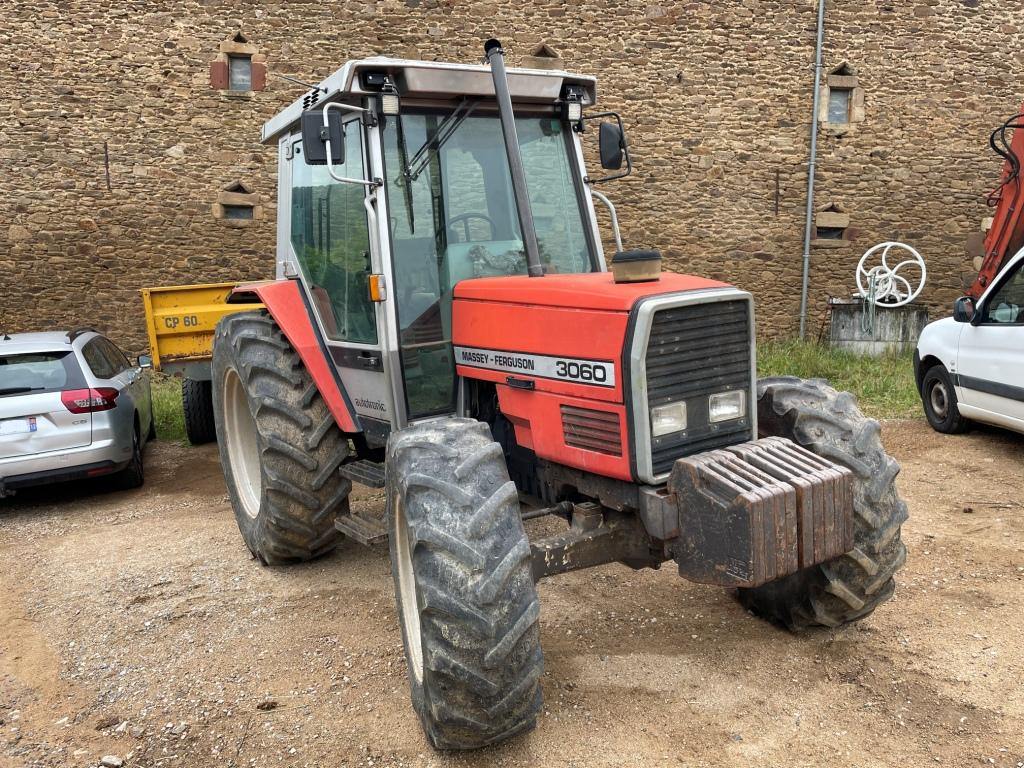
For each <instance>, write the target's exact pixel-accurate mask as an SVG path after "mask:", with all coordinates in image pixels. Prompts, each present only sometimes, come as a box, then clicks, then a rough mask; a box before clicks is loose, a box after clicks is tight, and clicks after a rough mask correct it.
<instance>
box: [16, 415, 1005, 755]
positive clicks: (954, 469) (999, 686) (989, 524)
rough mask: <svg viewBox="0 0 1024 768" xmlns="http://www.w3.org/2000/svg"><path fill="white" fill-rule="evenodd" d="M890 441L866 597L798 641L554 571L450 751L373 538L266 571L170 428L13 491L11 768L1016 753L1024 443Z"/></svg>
mask: <svg viewBox="0 0 1024 768" xmlns="http://www.w3.org/2000/svg"><path fill="white" fill-rule="evenodd" d="M885 440H886V444H887V446H888V448H889V450H890V452H892V453H893V454H894V455H895V456H896V458H897V459H898V460H899V461H900V462H901V463H902V465H903V474H902V475H901V478H900V489H901V492H902V493H903V495H904V497H905V498H906V499H907V501H908V503H909V505H910V512H911V518H910V521H909V522H908V523H907V525H906V526H905V528H904V538H905V540H906V541H907V544H908V546H909V548H910V558H909V561H908V565H907V568H906V569H905V570H904V571H903V573H902V576H901V579H900V586H899V589H898V591H897V595H896V598H895V599H894V600H893V601H892V602H891V603H889V604H887V605H885V606H883V607H882V608H881V609H880V610H879V611H878V612H876V614H875V615H873V616H871V617H870V618H868V619H867V620H865V621H864V622H862V623H861V624H859V625H856V626H853V627H847V628H844V629H840V630H837V631H819V632H813V633H810V634H807V635H803V636H793V635H790V634H788V633H786V632H784V631H781V630H779V629H776V628H774V627H772V626H769V625H767V624H765V623H763V622H761V621H759V620H757V619H755V618H753V617H752V616H750V615H749V614H747V613H746V612H745V611H744V610H743V609H742V608H741V607H740V606H739V605H738V604H737V603H736V602H735V601H734V600H733V598H732V597H731V596H730V595H729V594H728V593H726V592H725V591H723V590H720V589H715V588H709V587H703V586H699V585H694V584H689V583H687V582H684V581H682V580H680V579H679V578H678V577H677V576H676V575H675V574H674V573H673V569H672V568H671V567H668V566H666V567H665V568H663V569H662V570H660V571H645V572H639V573H634V572H632V571H630V570H628V569H626V568H624V567H621V566H607V567H604V568H600V569H595V570H591V571H584V572H580V573H575V574H570V575H566V576H561V577H556V578H554V579H552V580H551V581H549V582H545V583H542V585H541V587H540V591H541V597H542V605H543V613H542V617H541V625H542V637H543V644H544V651H545V656H546V674H545V676H544V678H543V686H544V694H545V700H546V704H545V710H544V714H543V717H542V718H541V720H540V723H539V726H538V728H537V729H536V730H535V731H534V732H533V733H531V734H529V735H526V736H523V737H520V738H517V739H514V740H513V741H511V742H510V743H507V744H504V745H501V746H498V747H495V748H491V749H487V750H484V751H482V752H478V753H472V754H459V755H440V754H437V753H434V752H432V751H431V750H430V749H429V747H428V746H427V744H426V742H425V740H424V738H423V736H422V734H421V731H420V728H419V723H418V722H417V720H416V718H415V715H414V714H413V712H412V709H411V707H410V705H409V701H408V691H407V685H406V679H405V663H404V658H403V655H402V648H401V638H400V636H399V630H398V625H397V622H396V618H395V614H394V601H393V596H392V587H391V578H390V574H389V567H388V560H387V555H386V552H385V551H384V550H383V549H380V550H368V549H363V548H361V547H359V546H358V545H355V544H351V543H345V544H343V545H342V546H341V547H340V548H339V550H338V551H337V552H335V553H334V554H333V555H331V556H330V557H327V558H325V559H323V560H320V561H317V562H314V563H310V564H306V565H302V566H296V567H291V568H282V569H267V568H261V567H260V566H259V565H258V564H257V563H256V562H255V561H253V560H252V559H251V558H250V557H249V555H248V552H246V550H245V549H244V547H243V545H242V542H241V539H240V537H239V535H238V532H237V529H236V528H235V523H234V520H233V518H232V515H231V512H230V508H229V506H228V502H227V499H226V496H225V492H224V486H223V481H222V479H221V474H220V467H219V464H218V461H217V456H216V450H215V448H214V447H212V446H207V447H204V448H199V449H195V448H191V449H190V448H185V447H182V446H179V445H176V444H169V443H164V442H158V443H156V444H154V445H152V446H151V447H150V448H149V449H148V450H147V457H146V462H147V471H148V481H147V484H146V487H145V488H144V489H141V490H139V491H134V492H128V493H109V492H106V491H105V489H104V488H103V486H102V485H101V484H99V483H95V484H93V485H88V486H83V485H78V486H73V487H72V486H68V487H53V488H48V489H44V490H41V491H36V492H33V493H24V494H23V495H21V496H19V497H17V498H15V499H13V500H7V501H4V502H0V766H2V767H3V768H8V766H10V767H13V766H18V767H19V768H21V766H83V767H85V766H95V765H98V764H99V763H100V761H101V760H103V759H104V757H105V756H110V757H111V758H114V757H116V758H117V760H114V759H108V760H107V762H108V763H110V764H112V765H116V764H118V760H121V761H123V762H124V764H125V765H126V766H246V765H251V766H385V765H410V766H411V765H423V766H440V765H452V766H485V765H486V766H506V765H507V766H518V765H531V766H535V765H545V766H546V765H550V766H580V767H582V766H588V767H589V766H620V765H635V764H640V763H641V762H642V763H644V764H654V765H687V766H693V765H702V766H703V765H723V766H725V765H728V766H734V765H766V766H767V765H771V766H804V765H806V766H812V765H813V766H820V765H824V764H833V765H858V766H872V765H899V766H909V765H913V766H922V765H931V764H939V765H954V766H963V765H971V766H973V765H997V766H1016V767H1018V768H1019V767H1021V766H1024V691H1022V687H1021V679H1022V677H1024V644H1022V642H1021V637H1022V635H1024V613H1022V612H1021V610H1020V603H1021V599H1022V597H1024V506H1022V500H1024V450H1022V449H1024V437H1019V436H1015V435H1011V434H1008V433H1003V432H1000V431H997V430H978V431H975V432H973V433H971V434H969V435H966V436H958V437H946V436H942V435H938V434H935V433H934V432H932V431H931V430H930V429H928V428H927V426H926V425H925V424H924V423H923V422H920V421H913V420H910V421H893V422H889V423H887V424H886V425H885ZM357 503H358V504H364V505H376V506H379V505H380V504H382V498H381V496H380V495H379V494H371V493H362V494H361V495H359V497H358V502H357Z"/></svg>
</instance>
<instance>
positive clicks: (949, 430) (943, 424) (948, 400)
mask: <svg viewBox="0 0 1024 768" xmlns="http://www.w3.org/2000/svg"><path fill="white" fill-rule="evenodd" d="M921 402H922V403H923V404H924V415H925V417H926V418H927V419H928V423H929V424H931V425H932V429H934V430H935V431H936V432H945V433H946V434H947V435H955V434H959V433H962V432H966V431H967V430H968V429H969V428H970V426H971V423H970V422H969V421H968V420H967V419H965V418H964V417H963V416H961V415H960V408H959V407H958V406H957V399H956V389H954V387H953V379H952V378H951V377H950V375H949V371H947V370H946V367H945V366H944V365H942V364H941V363H939V364H938V365H933V366H932V367H931V368H929V369H928V370H927V371H926V372H925V374H924V380H923V381H922V382H921Z"/></svg>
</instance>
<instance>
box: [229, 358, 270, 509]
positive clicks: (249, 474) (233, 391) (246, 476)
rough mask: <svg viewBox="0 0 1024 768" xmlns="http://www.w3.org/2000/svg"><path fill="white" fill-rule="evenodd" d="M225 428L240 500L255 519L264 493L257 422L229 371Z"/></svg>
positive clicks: (238, 380)
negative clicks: (257, 438)
mask: <svg viewBox="0 0 1024 768" xmlns="http://www.w3.org/2000/svg"><path fill="white" fill-rule="evenodd" d="M224 426H225V427H226V429H225V432H227V434H226V435H225V441H226V445H227V449H228V462H229V463H230V464H231V476H232V478H233V479H234V483H235V489H236V490H237V491H238V499H239V501H240V502H241V504H242V509H243V510H245V514H246V515H248V516H249V517H251V518H253V519H255V518H256V516H257V515H258V514H259V511H260V495H261V494H262V492H263V480H262V478H261V476H260V451H259V445H258V443H257V440H256V437H257V433H256V419H254V418H253V415H252V412H251V411H250V410H249V401H248V398H247V397H246V396H245V388H244V387H243V386H242V380H241V379H240V378H239V377H238V372H237V371H235V369H234V368H229V369H228V371H227V373H225V374H224Z"/></svg>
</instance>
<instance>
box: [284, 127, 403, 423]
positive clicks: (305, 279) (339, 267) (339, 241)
mask: <svg viewBox="0 0 1024 768" xmlns="http://www.w3.org/2000/svg"><path fill="white" fill-rule="evenodd" d="M343 125H344V135H345V153H344V156H345V161H344V163H342V164H340V165H338V164H334V166H333V168H334V172H335V174H336V175H338V176H342V177H348V178H354V179H362V178H365V175H366V174H365V169H366V166H367V158H366V149H365V140H364V136H363V127H362V125H361V123H360V120H359V119H358V118H357V117H355V118H351V119H348V120H346V121H345V122H344V124H343ZM284 160H285V162H284V163H283V166H284V168H283V170H286V171H287V176H285V175H284V173H282V185H283V184H285V183H287V190H288V200H287V201H286V203H285V205H283V206H282V207H281V208H282V211H281V212H282V213H284V212H285V211H287V216H281V217H280V219H279V222H278V227H279V232H278V248H279V252H280V251H282V250H284V251H285V252H286V253H287V254H288V256H289V259H290V261H291V263H292V264H294V265H296V266H297V269H298V278H299V279H300V281H301V282H302V285H303V287H304V289H305V294H306V296H307V298H308V300H309V304H310V308H311V310H312V313H313V315H314V317H315V319H316V322H317V324H318V326H319V328H320V331H321V334H322V335H323V338H324V340H325V341H326V344H327V347H328V351H329V353H330V356H331V358H332V360H333V361H334V364H335V366H336V368H337V371H338V375H339V377H340V378H341V381H342V383H343V385H344V388H345V392H346V394H347V395H348V398H349V400H350V401H351V403H352V407H353V408H354V409H355V411H356V413H358V414H359V416H360V419H361V421H362V423H363V425H364V428H366V429H367V431H368V432H371V433H372V432H374V431H377V432H385V433H386V431H387V429H388V428H389V427H390V425H391V424H392V421H393V411H394V408H393V403H392V398H391V397H390V395H389V393H390V391H391V390H390V387H389V385H388V381H387V377H386V373H385V370H384V357H383V354H382V339H381V334H380V333H379V317H380V315H381V314H382V310H381V309H379V307H378V304H377V303H376V302H374V301H372V300H371V298H370V292H369V277H370V275H371V274H374V273H375V272H376V271H378V269H375V266H376V264H375V262H377V261H378V259H379V257H378V256H377V255H376V254H374V253H373V252H372V249H371V238H370V227H369V222H368V218H367V211H366V206H365V200H366V195H367V194H368V193H367V187H366V186H364V185H361V184H355V183H345V182H339V181H336V180H335V179H334V178H332V177H331V175H330V173H329V172H328V170H327V167H326V166H323V165H307V164H306V162H305V159H304V157H303V147H302V139H301V138H299V137H298V136H297V135H295V136H292V137H291V138H289V139H288V140H287V142H286V143H285V146H284ZM283 189H284V186H282V190H283ZM282 241H283V242H282ZM375 427H376V429H375Z"/></svg>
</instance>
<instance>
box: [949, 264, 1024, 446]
mask: <svg viewBox="0 0 1024 768" xmlns="http://www.w3.org/2000/svg"><path fill="white" fill-rule="evenodd" d="M978 312H979V317H978V318H977V319H976V320H975V321H974V322H972V323H971V324H970V325H967V326H966V327H965V328H964V330H963V333H962V334H961V336H960V347H959V351H958V360H957V384H958V386H959V388H960V392H959V397H960V400H961V403H962V405H963V406H965V407H963V408H961V410H962V411H963V412H964V415H966V416H970V417H972V418H976V419H979V420H980V421H987V422H990V423H993V424H999V425H1002V426H1005V427H1009V428H1011V429H1018V430H1020V429H1024V259H1019V260H1018V261H1017V262H1016V264H1015V265H1014V266H1012V267H1011V268H1010V269H1009V270H1008V272H1007V274H1005V275H1004V276H1002V277H1001V278H1000V279H999V281H998V282H997V283H996V284H995V285H994V286H993V287H992V289H991V290H990V291H989V293H988V294H986V296H985V297H984V298H983V299H982V301H981V306H980V307H979V309H978Z"/></svg>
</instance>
